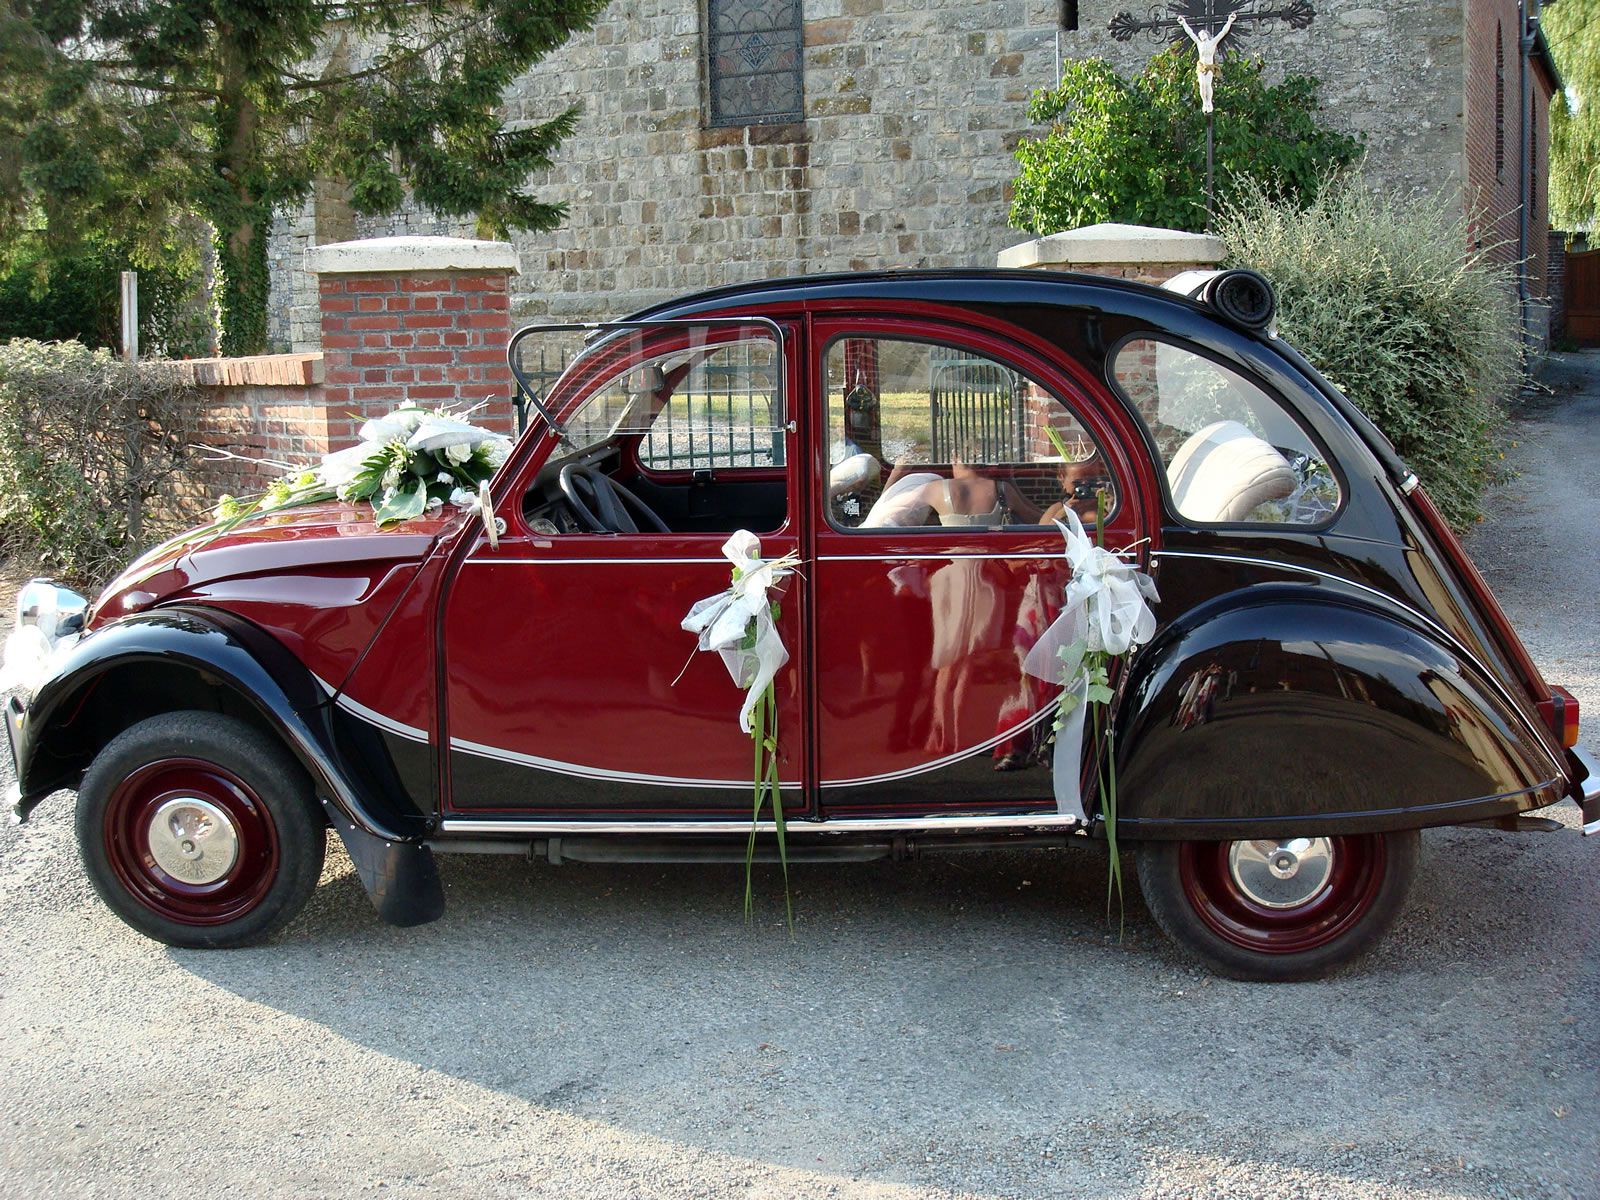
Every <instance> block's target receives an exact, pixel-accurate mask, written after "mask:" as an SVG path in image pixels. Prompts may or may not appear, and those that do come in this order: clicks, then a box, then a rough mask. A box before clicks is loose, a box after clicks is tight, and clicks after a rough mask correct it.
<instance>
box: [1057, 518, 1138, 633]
mask: <svg viewBox="0 0 1600 1200" xmlns="http://www.w3.org/2000/svg"><path fill="white" fill-rule="evenodd" d="M1056 525H1057V526H1058V527H1059V528H1060V530H1061V536H1062V537H1063V538H1065V539H1066V543H1067V561H1068V562H1069V563H1071V564H1072V582H1071V583H1069V584H1067V607H1068V608H1072V607H1074V606H1076V605H1078V604H1080V603H1081V604H1082V605H1083V608H1084V616H1085V617H1086V618H1087V621H1088V628H1087V629H1086V630H1085V634H1084V636H1085V639H1086V640H1085V645H1084V649H1086V650H1104V651H1105V652H1106V653H1107V654H1110V655H1112V656H1113V657H1121V656H1122V655H1124V654H1126V653H1127V652H1128V651H1129V650H1131V649H1133V647H1135V646H1142V645H1144V644H1145V643H1146V642H1148V641H1149V640H1150V639H1151V638H1152V637H1154V636H1155V632H1156V615H1155V613H1153V612H1151V611H1150V605H1149V603H1148V602H1149V601H1158V600H1160V599H1161V597H1160V596H1159V595H1158V594H1157V593H1156V585H1155V581H1154V580H1152V579H1151V578H1150V576H1148V575H1146V574H1145V573H1144V572H1143V571H1141V570H1139V568H1138V567H1136V566H1135V565H1134V564H1133V563H1131V562H1129V561H1128V560H1127V559H1125V558H1122V557H1121V556H1119V555H1117V554H1115V553H1113V552H1112V551H1110V550H1107V549H1106V548H1105V547H1104V546H1096V545H1095V544H1094V543H1093V542H1091V541H1090V540H1089V535H1088V534H1087V533H1085V532H1084V529H1083V522H1082V521H1080V520H1078V514H1077V513H1075V512H1073V511H1072V510H1071V509H1070V508H1069V509H1068V510H1067V519H1066V521H1057V522H1056Z"/></svg>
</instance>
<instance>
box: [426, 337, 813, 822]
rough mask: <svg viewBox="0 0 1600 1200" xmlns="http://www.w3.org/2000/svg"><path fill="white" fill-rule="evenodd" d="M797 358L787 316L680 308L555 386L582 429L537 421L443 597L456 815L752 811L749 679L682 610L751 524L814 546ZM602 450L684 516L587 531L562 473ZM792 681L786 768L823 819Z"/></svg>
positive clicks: (789, 797) (788, 609)
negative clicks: (490, 519)
mask: <svg viewBox="0 0 1600 1200" xmlns="http://www.w3.org/2000/svg"><path fill="white" fill-rule="evenodd" d="M780 335H782V336H781V337H780ZM797 353H798V350H797V346H796V342H795V340H794V337H793V331H792V330H780V329H779V328H778V327H776V326H773V325H772V324H771V323H770V322H768V323H767V324H766V326H754V325H752V326H744V325H736V326H732V327H715V328H707V327H705V326H693V325H688V324H684V323H666V324H664V325H663V326H662V327H660V328H650V329H646V330H644V331H640V332H636V333H632V334H629V335H626V336H618V337H615V338H612V339H611V340H610V342H608V343H606V344H604V345H602V346H601V347H600V349H598V350H595V349H591V350H589V351H588V352H586V354H585V356H584V358H582V359H580V360H578V361H577V362H576V363H574V364H573V366H572V367H571V368H569V369H568V370H567V372H566V374H565V375H563V376H562V379H561V381H560V382H558V383H557V384H556V385H555V387H554V388H553V389H552V390H551V392H550V401H549V403H550V406H551V407H552V409H553V411H554V415H555V416H556V417H557V419H558V420H559V421H560V423H561V424H562V425H563V426H564V428H565V431H566V435H567V440H566V441H565V442H562V443H561V444H559V445H558V444H557V441H558V439H557V438H556V437H555V436H553V435H551V434H550V433H549V432H548V431H547V430H546V429H545V428H544V427H543V425H542V423H540V424H539V425H536V427H535V430H534V431H531V434H530V436H533V437H534V439H535V442H534V444H533V445H532V446H531V447H526V448H524V449H523V451H522V454H521V458H520V460H519V459H517V458H514V459H513V460H512V463H511V464H509V465H508V477H507V478H506V479H505V481H504V482H503V483H502V482H501V481H499V480H497V483H496V503H497V506H498V509H499V512H500V514H501V515H502V516H503V518H504V520H505V523H506V528H505V532H504V534H503V535H502V536H501V537H500V538H499V543H498V545H490V544H489V542H488V540H487V539H486V538H485V537H483V536H478V537H477V538H476V540H475V541H474V543H473V544H472V546H471V547H470V549H469V550H468V551H467V553H466V554H465V555H464V556H463V557H462V558H461V559H460V561H459V562H458V564H457V565H456V567H455V568H454V571H453V575H452V577H451V579H450V581H449V583H448V591H447V594H446V596H445V599H444V602H443V617H442V623H443V641H444V647H445V663H444V689H445V697H444V726H445V736H446V737H447V738H448V764H447V768H446V769H447V772H448V779H449V788H448V799H447V802H446V807H447V810H448V811H449V812H453V813H456V814H461V815H473V816H484V817H492V816H495V815H496V814H505V815H511V816H515V817H526V818H532V817H560V816H573V815H577V816H584V817H606V818H609V819H612V820H623V819H626V818H628V817H630V816H640V817H645V818H648V817H651V816H656V817H659V816H660V815H662V814H664V813H671V814H675V815H683V816H701V817H712V818H715V817H718V816H729V817H733V816H739V815H743V816H746V817H747V816H748V814H749V812H750V806H751V761H752V756H751V744H750V739H749V737H748V736H746V735H745V734H743V733H742V732H741V731H740V729H739V727H738V724H737V722H736V717H737V714H738V711H739V708H740V705H741V703H742V700H743V696H744V693H743V691H742V690H741V689H740V688H738V687H736V686H735V685H734V682H733V681H732V679H731V678H730V677H729V674H728V672H727V670H726V668H725V667H724V665H723V663H722V661H721V659H720V658H719V657H718V656H717V655H715V654H700V653H695V637H694V636H693V635H692V634H690V633H687V632H685V631H684V630H683V629H682V628H681V627H680V622H681V621H682V619H683V617H684V615H685V614H686V613H687V612H688V611H689V609H690V607H691V606H692V605H693V604H694V603H695V601H697V600H700V599H701V598H703V597H706V596H711V595H714V594H716V593H718V592H720V591H722V590H724V589H725V588H727V587H728V584H729V576H730V569H731V567H730V562H729V560H728V559H727V558H726V557H724V554H723V549H722V548H723V544H724V543H725V542H726V541H727V538H728V535H729V533H730V532H732V531H733V530H734V529H739V528H748V529H750V530H751V531H752V532H754V533H756V534H757V535H758V536H759V537H760V540H761V549H762V552H763V554H764V555H765V556H767V557H778V556H780V555H782V554H785V553H788V552H793V551H798V549H799V547H800V539H799V532H798V531H799V527H800V521H799V518H798V513H799V511H800V510H799V508H798V505H799V504H800V502H801V494H802V492H801V488H800V486H799V482H798V473H797V467H796V465H795V464H796V462H797V460H798V459H799V458H800V456H799V455H798V454H797V453H796V446H797V444H798V442H797V439H798V438H799V435H800V429H799V424H798V421H797V420H795V419H791V417H790V415H789V412H788V404H787V401H786V397H787V396H789V395H792V394H794V387H793V385H794V379H795V376H796V374H797V360H796V358H795V356H796V354H797ZM596 447H599V448H600V449H599V450H596ZM591 461H592V463H593V464H594V466H593V469H595V470H598V471H600V472H602V473H606V474H607V475H608V477H609V478H614V479H615V481H616V482H617V483H622V484H623V485H624V486H625V487H626V488H627V489H628V490H629V491H631V492H632V493H633V494H634V495H636V496H638V497H639V498H640V499H641V500H643V501H644V502H645V504H646V505H647V506H648V507H650V508H651V509H653V510H655V511H657V512H658V513H659V514H660V515H661V516H662V517H663V518H664V519H665V521H666V523H667V525H668V526H669V529H668V531H667V532H660V531H657V530H654V529H650V528H648V527H646V523H645V522H644V521H643V520H642V519H641V520H640V521H638V523H639V524H640V526H641V529H642V531H641V532H599V531H595V530H591V529H583V528H579V527H576V525H575V522H574V521H573V515H572V510H571V506H570V503H569V502H568V500H567V497H566V495H565V493H563V492H562V491H561V490H560V481H559V472H558V471H557V470H556V468H557V467H558V466H559V465H560V464H562V463H563V462H566V463H580V464H581V463H584V462H591ZM588 498H589V501H590V506H591V507H598V506H597V505H595V504H594V498H593V496H592V495H591V496H589V497H588ZM785 583H786V587H785V593H784V595H783V597H782V602H781V605H782V611H781V616H780V619H779V621H778V630H779V634H780V636H781V637H782V638H783V640H784V642H785V644H786V645H787V646H788V647H790V648H791V652H793V653H796V654H797V655H798V651H797V649H796V648H797V647H798V646H799V644H800V630H801V627H802V617H803V606H804V605H805V604H806V603H807V602H808V598H807V594H806V590H805V588H806V584H805V581H804V579H803V578H802V577H801V576H799V575H796V576H791V577H790V578H789V579H788V580H786V581H785ZM777 694H778V713H779V727H780V742H781V751H780V755H779V758H780V764H779V766H780V770H779V776H780V780H781V783H782V786H783V789H784V795H785V801H786V807H787V808H788V810H789V811H790V812H791V813H793V814H794V815H802V814H803V813H804V812H805V811H806V808H805V805H804V803H803V799H802V797H803V785H804V783H805V779H804V763H805V754H804V752H803V748H804V746H805V739H806V736H807V733H808V730H807V720H806V711H805V705H804V704H803V703H802V695H803V692H802V672H800V671H798V670H789V671H784V672H781V673H780V676H779V678H778V681H777Z"/></svg>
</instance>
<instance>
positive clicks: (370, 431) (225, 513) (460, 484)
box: [216, 405, 511, 529]
mask: <svg viewBox="0 0 1600 1200" xmlns="http://www.w3.org/2000/svg"><path fill="white" fill-rule="evenodd" d="M357 436H358V437H359V438H360V441H358V442H357V443H356V444H355V445H354V446H350V447H348V448H346V449H344V450H335V451H334V452H333V453H331V454H327V455H324V456H323V459H322V462H321V463H320V464H318V465H317V466H315V467H312V468H308V469H301V470H294V471H290V472H289V473H288V474H287V475H285V476H284V477H283V478H282V479H279V480H278V481H277V482H276V483H274V484H273V485H272V486H271V487H269V488H268V489H267V490H266V492H264V493H263V494H262V495H260V496H258V497H255V498H253V499H250V500H241V499H237V498H235V497H233V496H223V497H222V499H221V500H220V501H219V502H218V503H217V513H216V516H217V526H218V527H220V528H221V529H226V528H229V527H230V526H232V525H233V524H235V523H237V522H239V521H241V520H243V519H244V518H246V517H249V516H252V515H254V514H255V513H258V512H270V511H273V510H276V509H281V508H289V507H292V506H294V505H298V504H315V503H317V502H319V501H323V500H332V499H335V498H337V499H340V500H346V501H360V500H365V501H368V502H370V503H371V504H372V507H373V509H374V517H375V518H376V520H377V523H378V528H380V529H382V528H384V527H385V526H388V525H392V524H394V523H395V522H396V521H408V520H411V519H412V518H413V517H420V516H422V514H423V513H425V512H428V511H429V510H430V509H436V508H439V507H441V506H442V505H445V504H454V505H456V506H457V507H459V508H474V507H476V506H477V504H478V489H479V487H480V486H481V485H482V484H483V483H484V482H485V481H486V480H488V478H489V477H490V476H491V475H493V474H494V473H495V471H496V469H498V468H499V466H500V464H501V463H503V462H505V460H506V456H507V455H508V454H509V453H510V452H511V439H510V438H507V437H504V436H502V435H500V434H498V433H491V432H489V431H488V430H487V429H482V428H480V427H478V426H476V425H473V424H471V423H470V422H468V421H465V420H463V419H462V418H461V417H459V416H457V415H455V414H453V413H451V412H450V411H449V410H447V409H426V408H418V407H415V406H412V405H402V406H401V407H399V408H396V409H395V410H394V411H393V412H390V413H389V414H387V415H386V416H382V417H374V418H373V419H372V420H370V421H368V422H367V423H366V424H364V425H363V426H362V427H361V430H360V433H359V434H358V435H357Z"/></svg>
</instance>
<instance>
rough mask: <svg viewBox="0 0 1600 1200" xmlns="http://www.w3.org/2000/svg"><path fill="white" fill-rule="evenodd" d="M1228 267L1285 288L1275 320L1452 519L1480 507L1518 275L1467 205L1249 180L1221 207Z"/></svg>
mask: <svg viewBox="0 0 1600 1200" xmlns="http://www.w3.org/2000/svg"><path fill="white" fill-rule="evenodd" d="M1217 232H1218V233H1219V234H1220V235H1221V237H1222V239H1223V241H1224V243H1225V244H1226V245H1227V248H1228V261H1229V264H1230V265H1234V266H1242V267H1252V268H1254V269H1255V270H1258V271H1260V272H1261V273H1262V274H1263V275H1265V276H1267V278H1269V279H1271V280H1272V282H1273V284H1274V285H1275V286H1276V288H1277V292H1278V314H1279V315H1278V326H1279V329H1280V331H1281V332H1282V334H1283V336H1284V337H1285V338H1286V339H1288V340H1289V341H1290V342H1292V343H1293V344H1294V345H1296V346H1298V347H1299V348H1300V349H1301V350H1302V351H1303V352H1304V353H1305V355H1306V357H1307V358H1309V359H1310V360H1311V361H1312V363H1314V364H1315V365H1316V367H1317V368H1318V369H1319V370H1320V371H1322V372H1323V374H1325V375H1326V376H1327V377H1328V378H1329V379H1330V380H1331V381H1333V382H1334V383H1335V384H1336V385H1337V386H1338V387H1339V388H1340V390H1342V391H1343V392H1344V393H1345V394H1346V395H1347V396H1349V397H1350V399H1351V400H1353V401H1355V402H1356V404H1358V405H1359V406H1360V407H1361V408H1362V410H1363V411H1365V412H1366V414H1367V415H1368V416H1369V417H1371V418H1372V419H1373V420H1374V421H1375V422H1376V423H1377V425H1378V427H1379V428H1380V429H1382V430H1383V432H1384V433H1385V434H1387V435H1388V437H1389V440H1390V441H1392V442H1393V443H1394V446H1395V449H1396V450H1398V451H1399V452H1400V454H1401V456H1402V457H1403V458H1404V459H1405V460H1406V462H1407V463H1408V464H1409V465H1410V467H1411V469H1412V470H1413V471H1415V472H1416V473H1417V477H1418V478H1419V479H1421V480H1422V482H1423V484H1424V485H1425V486H1426V487H1427V489H1428V492H1429V494H1430V495H1431V496H1432V497H1433V499H1434V501H1435V502H1436V503H1437V504H1438V506H1439V508H1440V509H1441V510H1442V511H1443V513H1444V515H1445V516H1446V517H1447V518H1448V519H1449V521H1450V523H1451V524H1452V525H1454V526H1455V527H1456V528H1458V529H1460V528H1464V527H1465V526H1467V525H1469V524H1471V523H1472V522H1473V521H1474V520H1476V519H1477V517H1478V500H1479V497H1480V496H1481V495H1482V492H1483V487H1484V484H1485V482H1486V481H1487V476H1488V466H1489V462H1490V459H1491V457H1492V456H1493V455H1494V452H1495V443H1494V434H1495V429H1496V427H1497V426H1498V424H1499V422H1500V420H1501V415H1502V410H1501V407H1500V403H1499V402H1500V401H1501V400H1503V399H1504V398H1506V397H1508V396H1509V395H1510V394H1511V391H1512V389H1513V388H1514V387H1515V385H1516V382H1517V380H1518V377H1519V373H1520V371H1521V367H1522V358H1521V343H1520V340H1519V334H1518V324H1517V316H1516V307H1515V295H1516V293H1515V284H1514V281H1513V279H1512V277H1511V275H1510V274H1509V272H1508V271H1507V270H1506V269H1505V268H1503V267H1500V266H1498V265H1497V264H1495V263H1494V262H1492V261H1491V260H1490V259H1489V258H1488V257H1487V255H1486V253H1485V252H1484V251H1482V250H1478V251H1469V250H1468V247H1469V246H1471V245H1472V241H1471V238H1470V237H1469V236H1468V231H1467V222H1466V219H1465V217H1464V216H1463V214H1462V211H1461V207H1460V205H1459V204H1458V203H1455V202H1449V203H1446V202H1445V201H1443V200H1441V199H1440V198H1438V197H1426V196H1423V197H1399V196H1395V195H1388V194H1380V193H1375V192H1372V191H1369V190H1367V189H1366V188H1364V187H1363V186H1362V185H1361V183H1360V182H1359V181H1358V180H1357V179H1355V178H1354V177H1353V176H1342V177H1339V178H1337V179H1334V180H1332V181H1330V183H1329V184H1328V185H1327V186H1326V187H1325V188H1323V190H1322V191H1321V192H1320V193H1319V195H1318V196H1317V198H1316V200H1315V201H1314V202H1313V203H1312V204H1311V205H1310V207H1309V208H1305V209H1301V208H1299V207H1297V206H1295V205H1293V204H1286V203H1283V202H1281V201H1277V200H1274V199H1273V198H1272V197H1271V196H1269V195H1267V194H1266V193H1265V192H1264V191H1263V190H1262V189H1260V188H1249V189H1245V190H1243V191H1242V192H1241V193H1240V194H1239V195H1238V196H1237V197H1236V198H1235V199H1234V200H1233V201H1232V202H1230V204H1229V205H1228V206H1227V207H1226V208H1225V209H1224V210H1223V211H1222V212H1221V213H1220V214H1219V218H1218V223H1217Z"/></svg>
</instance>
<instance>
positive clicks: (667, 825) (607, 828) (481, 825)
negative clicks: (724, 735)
mask: <svg viewBox="0 0 1600 1200" xmlns="http://www.w3.org/2000/svg"><path fill="white" fill-rule="evenodd" d="M752 825H754V826H755V831H756V832H757V833H775V832H776V831H777V825H776V823H775V822H773V821H754V822H752V821H750V820H748V819H738V818H736V819H732V820H727V821H604V820H601V821H574V820H560V821H549V820H539V819H530V820H504V819H498V818H497V819H492V820H486V819H476V818H467V819H462V818H459V817H446V818H445V819H444V820H443V821H442V822H440V828H441V829H442V830H443V831H444V832H445V833H480V834H481V833H498V834H513V835H516V834H529V835H532V834H582V833H607V834H618V833H621V834H626V833H735V834H747V833H749V832H750V829H751V826H752ZM1081 828H1084V825H1083V822H1081V821H1079V820H1078V818H1076V817H1071V816H1067V815H1065V814H1063V813H1055V812H1048V813H1022V814H1012V813H1006V814H995V815H993V816H987V817H984V816H970V815H966V816H950V817H856V818H852V817H833V818H830V819H828V820H824V821H805V820H793V821H786V822H784V831H785V833H787V834H791V835H792V834H796V833H799V834H808V835H809V834H818V835H821V834H837V833H915V832H918V831H923V832H929V833H937V832H941V831H949V830H994V829H1059V830H1074V829H1081Z"/></svg>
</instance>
